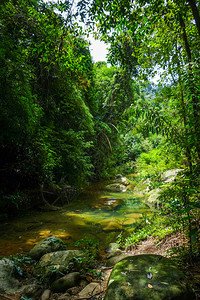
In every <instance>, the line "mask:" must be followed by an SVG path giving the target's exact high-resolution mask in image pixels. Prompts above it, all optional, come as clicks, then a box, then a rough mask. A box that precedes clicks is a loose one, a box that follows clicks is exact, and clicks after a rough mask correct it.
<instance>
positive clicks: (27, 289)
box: [21, 284, 42, 300]
mask: <svg viewBox="0 0 200 300" xmlns="http://www.w3.org/2000/svg"><path fill="white" fill-rule="evenodd" d="M21 291H22V296H26V297H27V298H31V299H32V300H38V299H40V296H41V294H42V288H41V286H40V285H38V284H28V285H25V286H23V287H22V290H21Z"/></svg>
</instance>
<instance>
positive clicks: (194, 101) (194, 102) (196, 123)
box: [179, 14, 200, 159]
mask: <svg viewBox="0 0 200 300" xmlns="http://www.w3.org/2000/svg"><path fill="white" fill-rule="evenodd" d="M179 21H180V26H181V30H182V37H183V41H184V44H185V50H186V53H187V60H188V68H189V80H190V87H189V89H190V93H191V95H192V106H193V118H194V123H193V126H194V130H195V135H196V137H197V139H198V138H199V135H200V133H199V129H200V124H199V107H198V97H197V95H196V92H195V83H194V74H193V71H192V53H191V50H190V45H189V42H188V38H187V33H186V29H185V22H184V20H183V18H182V16H181V14H179ZM196 149H197V154H198V158H199V159H200V145H199V142H198V141H197V142H196Z"/></svg>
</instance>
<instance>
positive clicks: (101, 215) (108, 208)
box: [0, 184, 150, 256]
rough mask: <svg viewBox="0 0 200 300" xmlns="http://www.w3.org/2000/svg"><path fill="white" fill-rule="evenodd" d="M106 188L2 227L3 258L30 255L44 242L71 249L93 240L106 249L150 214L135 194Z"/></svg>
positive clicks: (93, 188) (94, 189)
mask: <svg viewBox="0 0 200 300" xmlns="http://www.w3.org/2000/svg"><path fill="white" fill-rule="evenodd" d="M103 186H104V185H102V184H96V185H93V186H91V187H90V188H88V189H87V190H86V191H84V192H83V193H82V194H81V195H80V196H79V197H78V199H77V200H75V201H73V202H72V203H70V204H69V205H65V206H64V207H63V208H62V209H61V210H58V211H46V212H45V211H41V212H34V211H33V212H30V213H29V215H27V216H24V217H20V218H17V219H15V220H13V221H8V222H5V223H3V224H1V228H0V236H1V240H0V256H2V255H10V254H17V253H26V252H27V251H29V250H30V249H31V248H32V247H33V245H34V244H36V243H37V242H38V241H40V240H41V239H42V238H45V237H48V236H50V235H55V236H58V237H61V238H62V239H63V240H64V242H65V243H66V244H67V245H68V247H69V248H70V247H72V246H71V244H72V243H73V242H74V241H76V240H79V239H81V238H86V239H88V238H93V239H96V240H98V241H99V242H100V245H101V247H102V248H104V247H105V246H106V245H107V244H108V243H109V242H111V241H113V240H114V239H115V237H116V236H117V235H118V234H119V233H120V232H121V231H122V230H123V231H129V232H131V230H132V229H133V227H134V224H135V223H136V222H137V221H138V220H139V219H140V218H141V217H142V214H144V213H149V212H150V210H149V208H148V206H147V205H146V204H144V203H143V202H142V198H140V197H138V196H137V195H136V194H134V191H132V190H127V191H125V192H108V191H106V190H105V188H104V187H103Z"/></svg>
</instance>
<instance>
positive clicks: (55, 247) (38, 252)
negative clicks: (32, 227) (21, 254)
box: [29, 236, 66, 260]
mask: <svg viewBox="0 0 200 300" xmlns="http://www.w3.org/2000/svg"><path fill="white" fill-rule="evenodd" d="M59 250H66V245H65V244H64V242H63V241H62V240H61V239H60V238H58V237H56V236H49V237H48V238H45V239H43V240H42V241H40V242H39V243H38V244H37V245H35V246H34V247H33V248H32V249H31V250H30V251H29V256H30V257H31V258H32V259H35V260H39V259H40V258H41V257H42V256H43V255H44V254H46V253H50V252H55V251H59Z"/></svg>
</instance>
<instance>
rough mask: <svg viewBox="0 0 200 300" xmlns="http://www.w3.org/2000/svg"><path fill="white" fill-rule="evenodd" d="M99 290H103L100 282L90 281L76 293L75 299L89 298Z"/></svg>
mask: <svg viewBox="0 0 200 300" xmlns="http://www.w3.org/2000/svg"><path fill="white" fill-rule="evenodd" d="M101 292H103V288H102V286H101V284H100V283H98V282H91V283H90V284H88V285H87V286H86V287H85V288H84V289H83V290H82V291H81V292H80V293H79V294H78V295H77V296H78V297H77V298H76V299H89V298H91V297H92V296H94V295H97V294H100V293H101Z"/></svg>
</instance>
